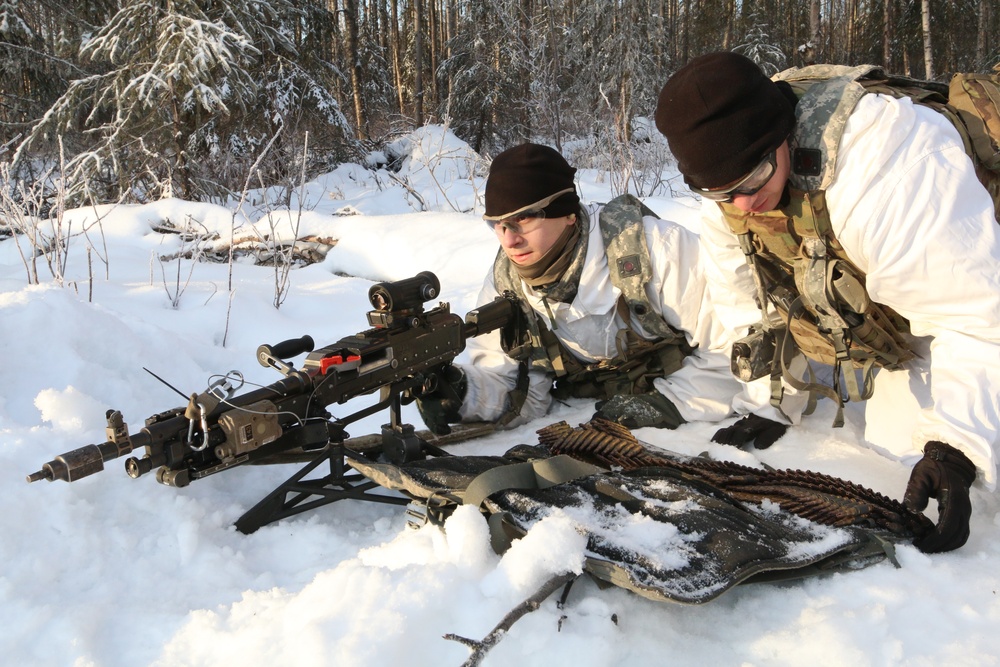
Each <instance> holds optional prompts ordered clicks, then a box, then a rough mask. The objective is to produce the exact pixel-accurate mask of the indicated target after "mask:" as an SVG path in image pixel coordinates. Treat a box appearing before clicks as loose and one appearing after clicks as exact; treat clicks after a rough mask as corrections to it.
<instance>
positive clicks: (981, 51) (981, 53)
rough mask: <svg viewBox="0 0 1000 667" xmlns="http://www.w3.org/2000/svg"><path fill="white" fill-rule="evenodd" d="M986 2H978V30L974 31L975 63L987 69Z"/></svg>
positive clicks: (984, 0)
mask: <svg viewBox="0 0 1000 667" xmlns="http://www.w3.org/2000/svg"><path fill="white" fill-rule="evenodd" d="M987 11H988V8H987V6H986V0H979V29H978V30H977V31H976V63H977V64H980V65H982V66H983V67H984V69H985V67H988V66H989V63H986V62H985V60H986V24H987V23H988V14H987V13H986V12H987Z"/></svg>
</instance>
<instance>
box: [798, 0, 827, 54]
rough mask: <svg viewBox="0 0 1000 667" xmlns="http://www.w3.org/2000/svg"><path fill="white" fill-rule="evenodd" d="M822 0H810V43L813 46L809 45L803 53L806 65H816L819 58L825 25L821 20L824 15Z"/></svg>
mask: <svg viewBox="0 0 1000 667" xmlns="http://www.w3.org/2000/svg"><path fill="white" fill-rule="evenodd" d="M820 2H821V0H810V2H809V44H810V45H811V46H807V47H806V51H805V53H803V54H802V58H803V60H804V61H805V64H806V65H815V64H816V62H817V60H818V58H819V52H820V51H819V38H820V31H821V30H822V25H823V24H822V23H821V22H820V19H821V18H822V16H823V13H822V11H821V10H820Z"/></svg>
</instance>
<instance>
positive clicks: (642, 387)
mask: <svg viewBox="0 0 1000 667" xmlns="http://www.w3.org/2000/svg"><path fill="white" fill-rule="evenodd" d="M646 215H649V216H655V213H653V211H651V210H650V209H649V208H647V207H646V206H645V205H643V204H642V202H640V201H639V200H638V199H637V198H636V197H634V196H632V195H622V196H619V197H616V198H615V199H613V200H611V201H610V202H608V203H607V204H606V205H605V206H604V208H603V209H602V210H601V214H600V216H599V223H600V230H601V238H602V240H603V242H604V251H605V255H606V256H607V261H608V268H609V273H610V277H611V283H612V284H613V285H614V286H615V287H617V288H618V289H619V290H620V291H621V297H620V298H619V300H618V305H617V308H618V315H619V316H620V317H621V318H622V320H623V321H624V322H625V325H626V328H625V329H622V330H621V331H619V332H618V336H617V339H616V343H617V351H618V354H617V355H616V356H615V357H613V358H611V359H604V360H601V361H598V362H595V363H590V364H586V363H583V362H581V361H579V360H578V359H577V358H576V357H575V356H574V355H573V353H572V352H570V351H569V350H567V349H566V348H565V347H564V346H563V344H562V343H561V342H560V341H559V338H558V337H557V336H556V335H555V333H553V332H552V331H549V329H548V327H547V326H546V325H545V322H544V321H543V320H542V319H541V318H539V317H538V314H537V313H536V312H535V310H534V309H533V308H531V306H530V305H528V303H527V301H526V300H525V299H524V298H523V297H524V289H523V283H522V281H521V278H520V276H519V275H518V274H517V271H516V269H515V267H514V266H513V264H512V262H511V261H510V259H509V258H508V257H507V256H506V254H504V252H503V249H502V248H501V249H500V251H499V252H498V253H497V258H496V260H495V261H494V264H493V279H494V283H495V285H496V288H497V291H498V292H501V293H503V292H504V291H508V290H509V291H511V292H513V293H514V294H516V295H518V296H521V297H522V298H521V299H519V301H520V303H521V305H522V309H523V310H524V313H525V316H526V317H525V320H526V325H527V331H526V332H525V336H524V340H523V341H521V345H519V346H518V347H517V348H515V349H508V350H505V352H507V354H508V355H509V356H511V357H512V358H514V359H516V360H518V361H520V362H521V364H520V368H519V373H518V382H517V386H516V387H515V389H514V391H512V392H511V393H510V395H509V400H508V410H507V412H506V413H505V414H504V416H503V417H501V420H500V421H501V423H503V422H504V420H506V421H510V420H511V419H512V418H513V417H514V416H516V414H517V413H519V411H520V409H521V406H522V405H523V403H524V400H525V398H526V396H527V371H528V368H529V367H531V368H539V369H541V370H544V371H546V372H550V373H553V374H554V375H555V378H556V380H555V387H554V388H553V395H555V396H556V397H559V398H562V397H567V396H576V397H587V398H607V397H609V396H611V395H614V394H618V393H625V394H631V393H644V392H646V391H650V390H652V388H653V387H652V380H653V379H654V378H655V377H663V376H665V375H669V374H670V373H673V372H674V371H676V370H677V369H678V368H680V367H681V365H682V363H683V361H684V357H685V356H687V355H688V354H690V353H691V351H692V348H691V346H690V345H689V344H688V342H687V339H686V338H685V336H684V334H683V332H681V331H678V330H677V329H674V328H673V327H671V326H670V325H669V324H667V322H665V321H664V320H663V318H662V317H661V316H660V315H659V314H658V313H657V312H656V311H655V309H654V308H653V307H652V305H651V304H650V302H649V298H648V297H647V296H646V290H645V286H646V285H647V284H648V283H649V281H650V280H651V279H652V277H653V268H652V264H651V260H650V255H649V248H648V247H647V245H646V235H645V226H644V225H643V222H642V218H643V216H646ZM577 224H581V225H584V226H585V227H586V228H585V229H581V234H587V233H589V225H590V220H589V217H588V216H587V215H586V213H585V212H582V215H581V216H580V218H579V219H578V222H577ZM543 301H544V300H543ZM545 305H546V307H547V306H548V303H547V302H546V304H545ZM633 321H635V322H638V324H639V325H640V326H641V327H642V329H643V330H644V331H645V332H647V334H652V335H654V336H656V338H655V339H652V340H650V339H646V338H643V337H642V336H641V335H640V334H639V333H638V332H637V331H636V330H635V329H634V327H633Z"/></svg>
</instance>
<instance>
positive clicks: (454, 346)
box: [28, 271, 520, 533]
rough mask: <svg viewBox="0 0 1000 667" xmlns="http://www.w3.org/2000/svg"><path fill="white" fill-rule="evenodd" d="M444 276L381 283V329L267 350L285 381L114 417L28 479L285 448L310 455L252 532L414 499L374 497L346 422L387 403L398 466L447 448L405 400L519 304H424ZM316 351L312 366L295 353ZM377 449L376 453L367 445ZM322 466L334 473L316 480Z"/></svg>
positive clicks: (196, 475) (385, 452)
mask: <svg viewBox="0 0 1000 667" xmlns="http://www.w3.org/2000/svg"><path fill="white" fill-rule="evenodd" d="M440 289H441V285H440V283H439V281H438V279H437V276H435V275H434V274H433V273H430V272H429V271H425V272H422V273H420V274H418V275H416V276H414V277H413V278H407V279H405V280H399V281H395V282H383V283H377V284H375V285H373V286H372V287H371V289H370V290H369V293H368V298H369V300H370V301H371V304H372V306H373V307H374V310H372V311H370V312H369V313H368V322H369V324H370V325H371V327H372V328H370V329H368V330H366V331H362V332H360V333H357V334H354V335H352V336H347V337H346V338H342V339H341V340H339V341H337V342H336V343H333V344H332V345H327V346H325V347H322V348H320V349H314V343H313V339H312V338H311V337H309V336H303V337H302V338H298V339H292V340H286V341H283V342H281V343H278V344H276V345H261V346H260V347H259V348H257V361H258V362H260V364H261V365H263V366H265V367H272V368H274V369H276V370H278V371H279V372H281V374H282V375H283V376H284V377H283V378H282V379H281V380H278V381H277V382H275V383H273V384H271V385H268V386H266V387H260V388H258V389H254V390H252V391H249V392H247V393H244V394H240V395H237V392H238V391H239V389H240V388H241V387H242V384H243V381H242V374H240V373H239V372H237V371H233V372H230V373H229V374H227V375H226V376H225V377H224V378H223V379H221V380H219V381H217V382H215V383H213V384H212V385H211V386H210V387H209V388H208V389H207V390H206V391H204V392H202V393H200V394H192V395H191V397H190V400H189V401H188V404H187V406H184V407H178V408H174V409H172V410H168V411H166V412H162V413H159V414H155V415H153V416H151V417H149V418H147V419H146V425H145V427H143V428H142V429H140V430H139V431H138V432H135V433H129V429H128V425H127V424H126V423H125V421H124V419H123V417H122V414H121V412H119V411H118V410H109V411H108V413H107V420H108V425H107V434H108V440H107V441H106V442H104V443H101V444H95V445H87V446H85V447H80V448H79V449H74V450H73V451H70V452H66V453H65V454H62V455H60V456H57V457H55V458H54V459H53V460H51V461H49V462H48V463H45V464H44V465H43V466H42V468H41V469H40V470H38V471H37V472H34V473H32V474H30V475H28V482H35V481H38V480H42V479H45V480H49V481H54V480H57V479H59V480H63V481H66V482H73V481H76V480H78V479H81V478H83V477H87V476H88V475H92V474H94V473H96V472H100V471H101V470H103V469H104V462H105V461H110V460H111V459H115V458H118V457H120V456H125V455H127V454H130V453H132V452H134V451H137V450H140V449H144V450H145V452H144V454H143V455H142V456H140V457H136V456H132V457H129V458H128V459H127V460H126V461H125V470H126V472H127V473H128V475H129V476H130V477H133V478H138V477H141V476H142V475H144V474H146V473H148V472H151V471H153V470H154V469H156V479H157V481H158V482H160V483H162V484H166V485H169V486H175V487H183V486H187V485H188V484H190V483H191V482H193V481H195V480H197V479H201V478H203V477H207V476H209V475H213V474H215V473H218V472H222V471H223V470H228V469H230V468H233V467H235V466H239V465H243V464H247V463H264V462H272V461H274V460H275V459H279V460H280V459H281V457H282V456H283V455H288V454H291V453H295V454H296V457H295V458H296V460H299V461H302V460H307V461H309V462H308V464H307V465H306V466H305V467H304V468H302V469H301V470H300V471H299V472H298V473H297V474H295V475H293V476H292V477H291V478H289V479H288V480H287V481H285V482H284V483H283V484H281V485H280V486H279V487H278V488H276V489H275V490H274V491H273V492H271V494H269V495H268V496H267V497H265V498H264V499H263V500H261V501H260V502H259V503H258V504H257V505H255V506H254V507H253V508H251V509H250V510H248V511H247V512H246V513H245V514H244V515H243V516H242V517H240V519H239V520H238V521H237V522H236V528H237V529H238V530H240V531H241V532H243V533H252V532H254V531H255V530H257V529H258V528H260V527H261V526H263V525H266V524H268V523H271V522H272V521H277V520H279V519H282V518H285V517H287V516H292V515H294V514H298V513H300V512H304V511H307V510H310V509H313V508H316V507H319V506H321V505H325V504H328V503H331V502H334V501H336V500H341V499H344V498H355V499H363V500H371V501H375V502H385V503H392V504H407V503H409V500H408V499H406V498H401V497H398V496H390V495H384V494H377V493H369V491H370V490H372V489H373V488H375V487H376V486H377V485H376V484H374V483H373V482H371V481H369V480H367V479H366V478H364V477H362V476H361V475H359V474H357V473H356V472H355V471H353V470H352V469H351V467H350V457H351V456H355V455H356V453H355V452H352V451H351V450H350V449H348V448H347V447H345V444H344V443H345V440H346V439H347V438H348V434H347V432H346V430H345V429H346V427H347V426H348V425H349V424H351V423H353V422H356V421H358V420H359V419H362V418H364V417H367V416H369V415H372V414H375V413H377V412H380V411H381V410H384V409H388V410H389V414H390V420H389V423H388V424H385V425H383V426H382V433H381V443H379V444H378V445H377V446H376V447H375V448H373V450H374V455H376V456H378V455H382V456H384V457H385V458H386V459H387V460H389V461H391V462H394V463H402V462H407V461H412V460H416V459H419V458H423V457H426V456H427V455H429V454H431V455H435V456H440V455H444V454H445V452H443V451H442V450H440V449H439V448H437V447H435V446H433V445H430V444H429V443H427V442H426V441H425V440H423V439H421V438H420V437H418V435H417V434H416V432H415V431H414V428H413V426H412V425H410V424H404V423H402V421H401V419H400V410H401V405H402V403H403V401H405V400H408V399H410V398H412V397H413V396H418V395H421V394H422V393H426V392H430V391H433V389H434V387H435V386H436V383H437V381H438V376H439V374H440V372H441V371H442V369H443V368H445V367H446V366H447V365H448V364H450V363H451V362H452V361H453V360H454V359H455V357H456V356H458V355H459V354H460V353H461V352H462V351H463V350H464V349H465V343H466V340H467V339H468V338H470V337H474V336H479V335H482V334H485V333H487V332H490V331H493V330H496V329H501V330H503V335H504V338H505V340H506V339H507V336H512V335H514V333H513V332H514V327H516V326H518V324H517V318H518V317H519V315H520V307H519V305H518V304H517V300H516V297H514V296H513V295H509V294H508V295H505V296H503V297H498V298H497V299H496V300H495V301H494V302H493V303H491V304H487V305H485V306H482V307H480V308H477V309H476V310H473V311H471V312H470V313H468V314H467V315H466V317H465V319H464V320H463V319H462V318H461V317H459V316H458V315H455V314H453V313H451V311H450V308H449V305H448V304H447V303H440V304H439V305H438V306H437V307H435V308H432V309H430V310H426V311H425V310H424V303H425V302H427V301H429V300H431V299H434V298H436V297H437V296H438V294H439V293H440ZM303 353H308V355H307V357H306V359H305V362H304V363H303V365H302V367H301V368H295V367H294V366H293V365H292V364H290V363H289V362H288V361H287V360H288V359H291V358H293V357H295V356H298V355H300V354H303ZM376 391H378V392H379V400H378V402H376V403H374V404H373V405H370V406H368V407H366V408H363V409H361V410H359V411H357V412H355V413H353V414H350V415H348V416H346V417H339V418H336V417H333V416H332V415H331V414H330V412H329V411H328V410H327V406H330V405H333V404H335V403H345V402H346V401H348V400H350V399H352V398H355V397H358V396H362V395H367V394H372V393H374V392H376ZM366 455H371V453H370V452H366ZM323 463H328V464H329V473H328V474H325V475H323V476H322V477H319V478H310V479H306V477H307V476H308V475H309V474H310V473H311V472H312V471H313V470H315V469H316V468H318V467H319V466H320V465H322V464H323Z"/></svg>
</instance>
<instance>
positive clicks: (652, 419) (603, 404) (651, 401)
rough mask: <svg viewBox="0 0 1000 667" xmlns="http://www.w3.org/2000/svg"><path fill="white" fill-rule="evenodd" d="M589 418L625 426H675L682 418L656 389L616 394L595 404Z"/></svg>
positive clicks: (681, 421)
mask: <svg viewBox="0 0 1000 667" xmlns="http://www.w3.org/2000/svg"><path fill="white" fill-rule="evenodd" d="M594 407H595V408H597V412H595V413H594V416H593V417H591V419H607V420H608V421H613V422H618V423H619V424H621V425H622V426H624V427H626V428H643V427H645V426H654V427H656V428H671V429H673V428H677V427H678V426H680V425H681V424H683V423H684V418H683V417H681V413H680V412H678V411H677V407H676V406H675V405H674V404H673V403H671V402H670V399H669V398H667V397H666V396H664V395H663V394H661V393H660V392H658V391H651V392H648V393H646V394H618V395H616V396H612V397H611V398H609V399H608V400H606V401H600V402H599V403H597V404H596V405H595V406H594Z"/></svg>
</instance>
